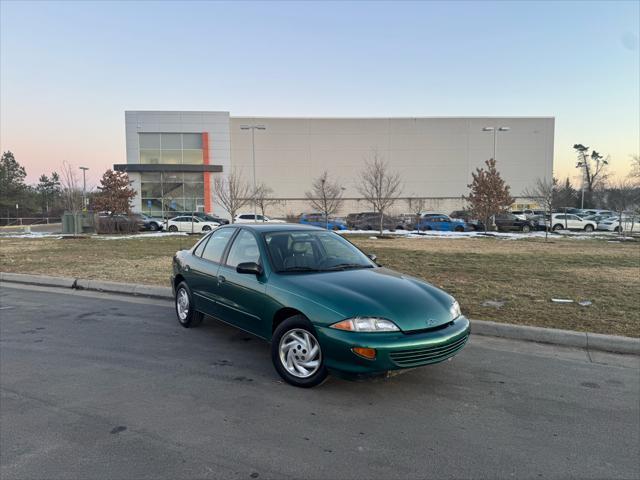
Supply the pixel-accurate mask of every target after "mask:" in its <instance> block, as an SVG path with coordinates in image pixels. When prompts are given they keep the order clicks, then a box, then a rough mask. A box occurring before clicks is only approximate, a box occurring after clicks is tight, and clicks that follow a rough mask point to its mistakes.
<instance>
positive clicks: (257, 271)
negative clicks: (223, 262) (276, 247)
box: [236, 262, 263, 275]
mask: <svg viewBox="0 0 640 480" xmlns="http://www.w3.org/2000/svg"><path fill="white" fill-rule="evenodd" d="M236 272H238V273H250V274H253V275H262V272H263V270H262V266H261V265H259V264H258V263H256V262H242V263H239V264H238V266H237V267H236Z"/></svg>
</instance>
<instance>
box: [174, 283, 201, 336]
mask: <svg viewBox="0 0 640 480" xmlns="http://www.w3.org/2000/svg"><path fill="white" fill-rule="evenodd" d="M175 305H176V315H177V316H178V322H180V325H182V326H183V327H184V328H191V327H197V326H198V325H200V324H201V323H202V320H203V319H204V314H203V313H202V312H197V311H196V310H195V308H194V307H195V306H194V304H193V296H192V295H191V290H190V289H189V286H188V285H187V284H186V283H185V282H180V284H179V285H178V287H177V288H176V298H175Z"/></svg>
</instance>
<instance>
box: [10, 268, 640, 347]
mask: <svg viewBox="0 0 640 480" xmlns="http://www.w3.org/2000/svg"><path fill="white" fill-rule="evenodd" d="M0 282H2V283H20V284H27V285H38V286H47V287H62V288H74V289H79V290H93V291H97V292H105V293H117V294H119V295H134V296H142V297H151V298H158V299H165V300H172V299H173V293H172V291H171V288H170V287H159V286H154V285H141V284H136V283H120V282H109V281H102V280H86V279H81V278H69V277H52V276H47V275H27V274H22V273H5V272H0ZM471 332H472V333H473V334H474V335H484V336H490V337H501V338H510V339H514V340H524V341H529V342H539V343H549V344H552V345H562V346H566V347H574V348H582V349H585V350H587V351H588V350H599V351H604V352H612V353H624V354H632V355H640V338H631V337H621V336H618V335H604V334H600V333H587V332H576V331H573V330H560V329H555V328H543V327H531V326H528V325H513V324H509V323H499V322H491V321H487V320H471Z"/></svg>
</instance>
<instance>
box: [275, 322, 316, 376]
mask: <svg viewBox="0 0 640 480" xmlns="http://www.w3.org/2000/svg"><path fill="white" fill-rule="evenodd" d="M278 350H279V354H280V355H279V357H280V363H281V364H282V366H283V367H284V368H285V369H286V370H287V372H289V373H290V374H291V375H293V376H294V377H297V378H308V377H310V376H312V375H313V374H314V373H316V372H317V371H318V369H319V368H320V365H321V364H322V352H321V351H320V344H319V343H318V340H317V339H316V337H314V336H313V334H312V333H310V332H308V331H306V330H304V329H302V328H294V329H292V330H289V331H288V332H287V333H285V334H284V335H283V336H282V338H281V339H280V343H279V347H278Z"/></svg>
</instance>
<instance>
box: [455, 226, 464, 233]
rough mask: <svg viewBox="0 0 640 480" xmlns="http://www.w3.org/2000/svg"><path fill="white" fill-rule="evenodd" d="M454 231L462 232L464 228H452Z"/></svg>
mask: <svg viewBox="0 0 640 480" xmlns="http://www.w3.org/2000/svg"><path fill="white" fill-rule="evenodd" d="M454 230H455V231H456V232H464V227H461V226H457V227H456V228H454Z"/></svg>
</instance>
